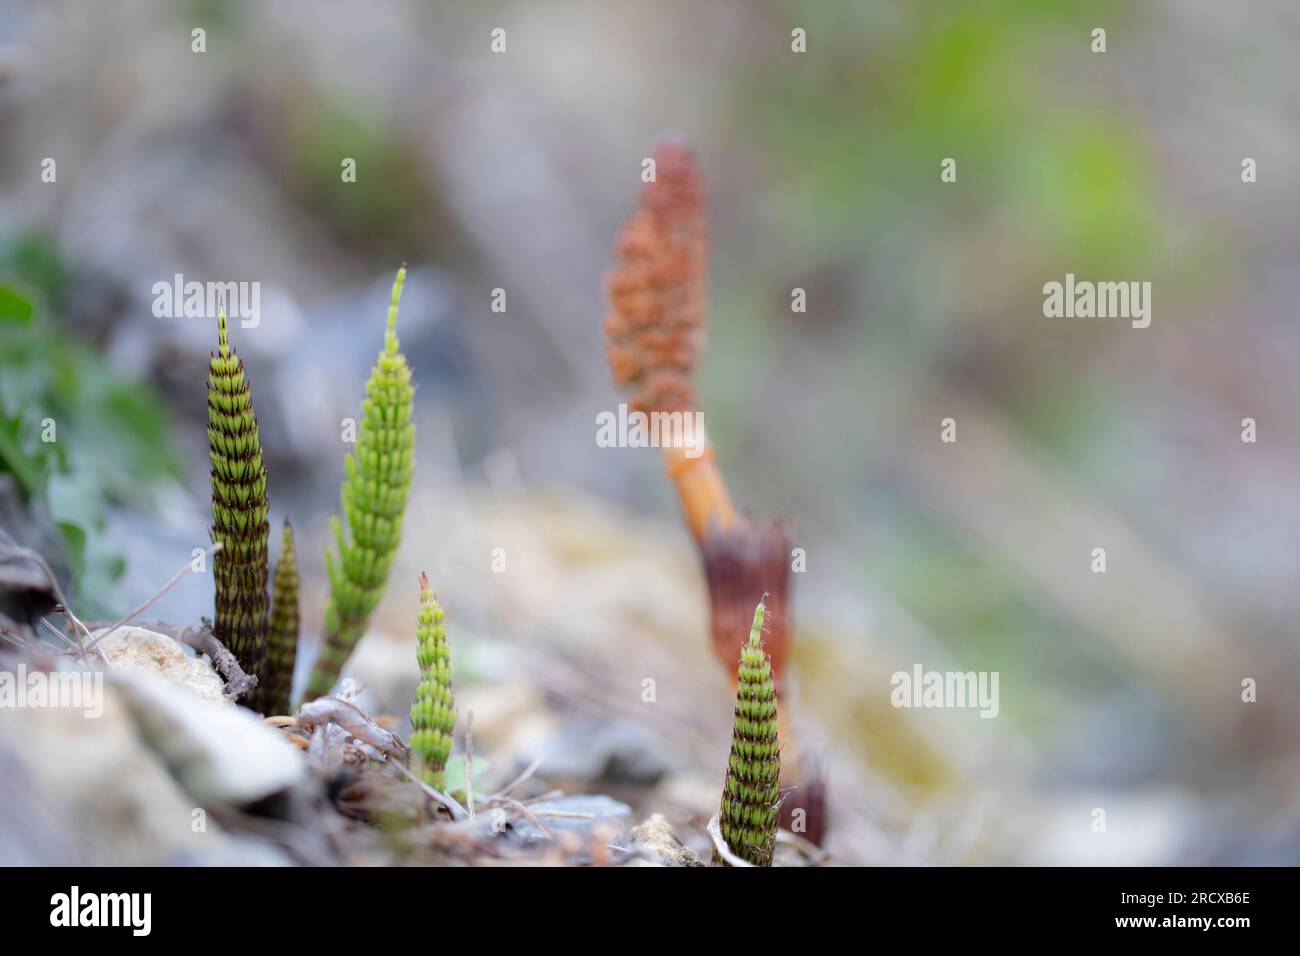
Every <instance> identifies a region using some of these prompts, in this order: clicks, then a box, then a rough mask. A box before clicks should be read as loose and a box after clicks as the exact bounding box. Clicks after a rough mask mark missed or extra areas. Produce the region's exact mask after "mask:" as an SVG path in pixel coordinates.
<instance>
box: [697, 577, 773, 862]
mask: <svg viewBox="0 0 1300 956" xmlns="http://www.w3.org/2000/svg"><path fill="white" fill-rule="evenodd" d="M765 611H766V608H765V607H764V605H763V602H762V601H759V602H758V607H756V608H755V609H754V624H753V626H752V627H751V628H750V631H749V643H748V644H746V645H745V646H744V647H743V648H742V649H741V652H740V669H739V672H738V679H737V682H736V722H735V728H734V729H733V731H732V734H731V759H730V761H729V763H728V765H727V782H726V784H725V786H724V788H723V793H722V814H721V830H722V837H723V839H724V840H725V841H726V843H727V846H728V848H730V850H731V852H732V853H734V854H735V855H736V856H738V857H740V858H741V859H743V860H745V861H747V862H749V863H752V864H753V865H754V866H771V865H772V853H773V851H774V850H775V848H776V828H777V821H778V819H779V816H780V812H781V796H780V790H779V781H780V778H781V747H780V743H779V741H778V740H777V733H776V688H775V685H774V684H773V681H772V661H771V659H770V658H769V657H768V656H767V651H765V650H763V614H764V612H765ZM713 862H714V864H715V865H721V866H726V865H727V864H726V861H725V860H723V859H721V857H720V856H719V855H718V854H717V853H715V854H714V858H713Z"/></svg>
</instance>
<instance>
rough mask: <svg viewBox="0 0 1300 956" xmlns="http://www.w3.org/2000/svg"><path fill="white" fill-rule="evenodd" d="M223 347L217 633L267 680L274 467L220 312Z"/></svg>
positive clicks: (211, 391)
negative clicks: (270, 476) (266, 462)
mask: <svg viewBox="0 0 1300 956" xmlns="http://www.w3.org/2000/svg"><path fill="white" fill-rule="evenodd" d="M217 337H218V350H217V351H216V352H214V353H212V355H211V358H210V360H209V362H208V449H209V452H210V455H211V460H212V541H213V543H219V544H220V545H221V550H220V551H218V552H217V554H216V556H215V557H214V559H213V566H212V568H213V577H214V578H215V579H216V585H217V597H216V622H215V624H214V625H213V629H212V630H213V634H214V635H215V636H216V638H217V639H218V640H219V641H221V642H222V643H223V644H225V645H226V647H227V648H229V650H230V652H231V653H232V654H234V655H235V658H236V659H237V660H238V661H239V664H240V666H241V667H243V669H244V671H245V672H246V673H248V674H252V675H256V676H257V677H258V680H259V681H260V680H262V679H263V671H264V667H265V663H266V634H267V626H268V620H267V598H266V579H267V538H268V536H269V533H270V528H269V526H268V524H267V520H266V512H267V500H266V469H265V468H264V467H263V466H262V443H261V441H260V439H259V438H258V434H257V419H256V418H255V417H254V415H253V400H252V396H251V395H250V394H249V391H248V382H247V380H246V379H245V377H244V363H243V361H242V360H241V359H240V358H239V356H238V355H237V354H235V351H234V349H232V348H231V347H230V340H229V336H228V334H227V329H226V313H225V310H224V309H222V310H221V311H219V312H218V314H217Z"/></svg>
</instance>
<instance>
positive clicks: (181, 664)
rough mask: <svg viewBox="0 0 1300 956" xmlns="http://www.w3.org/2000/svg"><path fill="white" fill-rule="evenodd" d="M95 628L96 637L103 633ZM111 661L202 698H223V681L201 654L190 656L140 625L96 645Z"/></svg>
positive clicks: (172, 642) (181, 647)
mask: <svg viewBox="0 0 1300 956" xmlns="http://www.w3.org/2000/svg"><path fill="white" fill-rule="evenodd" d="M105 631H107V628H105V629H104V630H99V631H95V632H94V633H93V634H92V635H91V637H92V638H96V637H99V635H101V634H103V633H105ZM99 650H102V651H103V652H104V656H105V657H107V658H108V661H109V663H110V664H112V665H113V667H115V668H120V669H122V670H125V671H136V672H140V673H144V674H150V675H153V676H156V677H161V678H162V679H163V680H165V681H168V682H169V683H172V684H175V685H177V686H179V687H185V688H187V689H188V690H190V691H193V692H194V693H195V694H197V695H198V696H200V697H202V698H203V699H204V700H223V699H224V698H223V696H222V690H223V688H224V687H225V682H224V681H222V679H221V677H220V676H218V674H217V672H216V671H215V670H213V669H212V665H211V664H210V663H208V661H207V660H206V659H204V658H202V657H193V656H191V655H189V654H187V653H186V652H185V648H184V647H183V646H182V645H181V644H180V643H179V642H178V641H175V640H173V639H172V638H170V637H168V636H167V635H165V634H158V633H156V632H155V631H150V630H148V629H146V628H143V627H131V626H127V627H121V628H118V629H117V630H116V631H115V632H113V634H112V635H111V636H109V637H106V638H105V639H104V640H103V641H101V642H100V644H99Z"/></svg>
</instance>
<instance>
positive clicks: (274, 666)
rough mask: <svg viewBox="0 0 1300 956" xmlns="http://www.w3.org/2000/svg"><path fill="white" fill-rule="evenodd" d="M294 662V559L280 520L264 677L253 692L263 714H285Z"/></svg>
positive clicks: (290, 535) (288, 527)
mask: <svg viewBox="0 0 1300 956" xmlns="http://www.w3.org/2000/svg"><path fill="white" fill-rule="evenodd" d="M297 659H298V558H297V555H296V554H294V550H293V526H292V525H290V524H289V519H288V518H285V519H284V529H283V531H281V538H280V560H279V562H278V563H277V564H276V566H275V579H274V582H273V583H272V586H271V637H270V647H269V650H268V657H267V661H266V673H265V676H264V677H263V679H262V683H261V684H259V685H258V688H257V690H256V692H255V695H256V698H257V700H258V701H259V702H260V703H261V705H262V706H261V710H262V713H264V714H287V713H288V712H289V694H290V692H291V691H292V689H293V667H294V664H295V663H296V662H297Z"/></svg>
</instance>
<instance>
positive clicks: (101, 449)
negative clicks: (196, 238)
mask: <svg viewBox="0 0 1300 956" xmlns="http://www.w3.org/2000/svg"><path fill="white" fill-rule="evenodd" d="M70 276H71V272H70V270H69V269H68V268H67V266H66V264H65V263H64V262H63V261H62V260H61V258H60V257H59V256H58V254H57V252H56V251H55V249H54V246H53V244H52V243H51V242H50V241H48V240H47V239H46V238H44V237H42V236H37V235H24V236H20V237H18V238H16V239H14V240H13V241H11V242H9V243H8V244H6V245H4V246H0V474H6V473H7V474H9V475H12V476H13V479H14V482H15V483H16V485H17V488H18V490H19V492H20V493H21V495H22V498H23V503H24V504H25V506H26V507H27V508H28V509H29V510H30V511H31V512H33V513H34V514H36V515H38V516H43V517H48V519H49V520H50V521H52V522H53V523H54V525H55V526H56V527H57V529H58V534H59V538H60V543H61V544H62V547H63V552H64V553H63V555H62V556H61V557H62V559H63V561H62V562H58V563H66V566H67V567H68V569H69V571H70V573H71V576H72V581H71V585H72V591H71V593H72V594H73V595H75V597H73V598H72V599H73V600H75V601H77V610H78V612H79V613H80V614H82V615H83V616H103V615H106V614H112V613H114V612H115V611H117V610H119V609H120V602H119V600H118V597H117V595H116V591H115V587H114V582H115V581H116V580H117V579H118V578H120V577H121V575H122V572H123V570H124V569H125V561H124V559H123V558H122V556H121V555H120V554H119V553H118V552H117V551H116V550H115V549H114V548H113V547H112V546H111V544H110V543H108V542H106V541H104V540H103V536H102V534H101V533H100V532H102V530H103V528H104V524H105V521H106V519H107V516H108V509H109V506H110V504H113V503H119V504H123V505H126V506H129V507H132V508H136V509H144V508H147V507H148V505H149V503H150V500H151V493H152V492H153V491H154V490H155V489H156V487H157V484H158V483H159V482H160V481H163V480H166V479H175V478H177V477H178V475H179V468H178V464H177V461H176V459H175V456H174V455H173V452H172V449H171V447H170V443H169V435H170V430H169V427H168V418H167V414H166V411H165V404H164V402H163V401H162V399H161V397H160V396H159V395H157V394H156V393H155V392H154V391H153V389H152V388H150V387H149V386H148V385H147V384H145V383H141V382H136V381H132V380H130V379H128V378H125V377H123V376H122V375H120V374H119V373H117V372H116V371H114V370H113V369H112V368H111V367H110V366H109V365H108V363H107V362H106V361H105V359H104V358H102V357H101V356H100V355H98V354H97V353H96V352H95V351H94V350H93V349H92V348H90V347H89V346H88V345H86V344H85V343H83V342H81V341H80V340H79V339H78V338H77V337H76V336H74V335H72V334H71V333H69V332H68V331H67V330H66V329H63V328H61V327H60V326H59V324H58V323H57V322H56V321H55V320H54V318H53V314H54V313H55V312H57V311H58V309H59V308H60V307H61V306H62V305H63V303H64V302H65V300H66V298H67V293H68V287H69V282H70ZM23 543H27V542H23ZM50 557H51V558H54V557H55V556H50ZM56 561H57V559H56Z"/></svg>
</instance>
